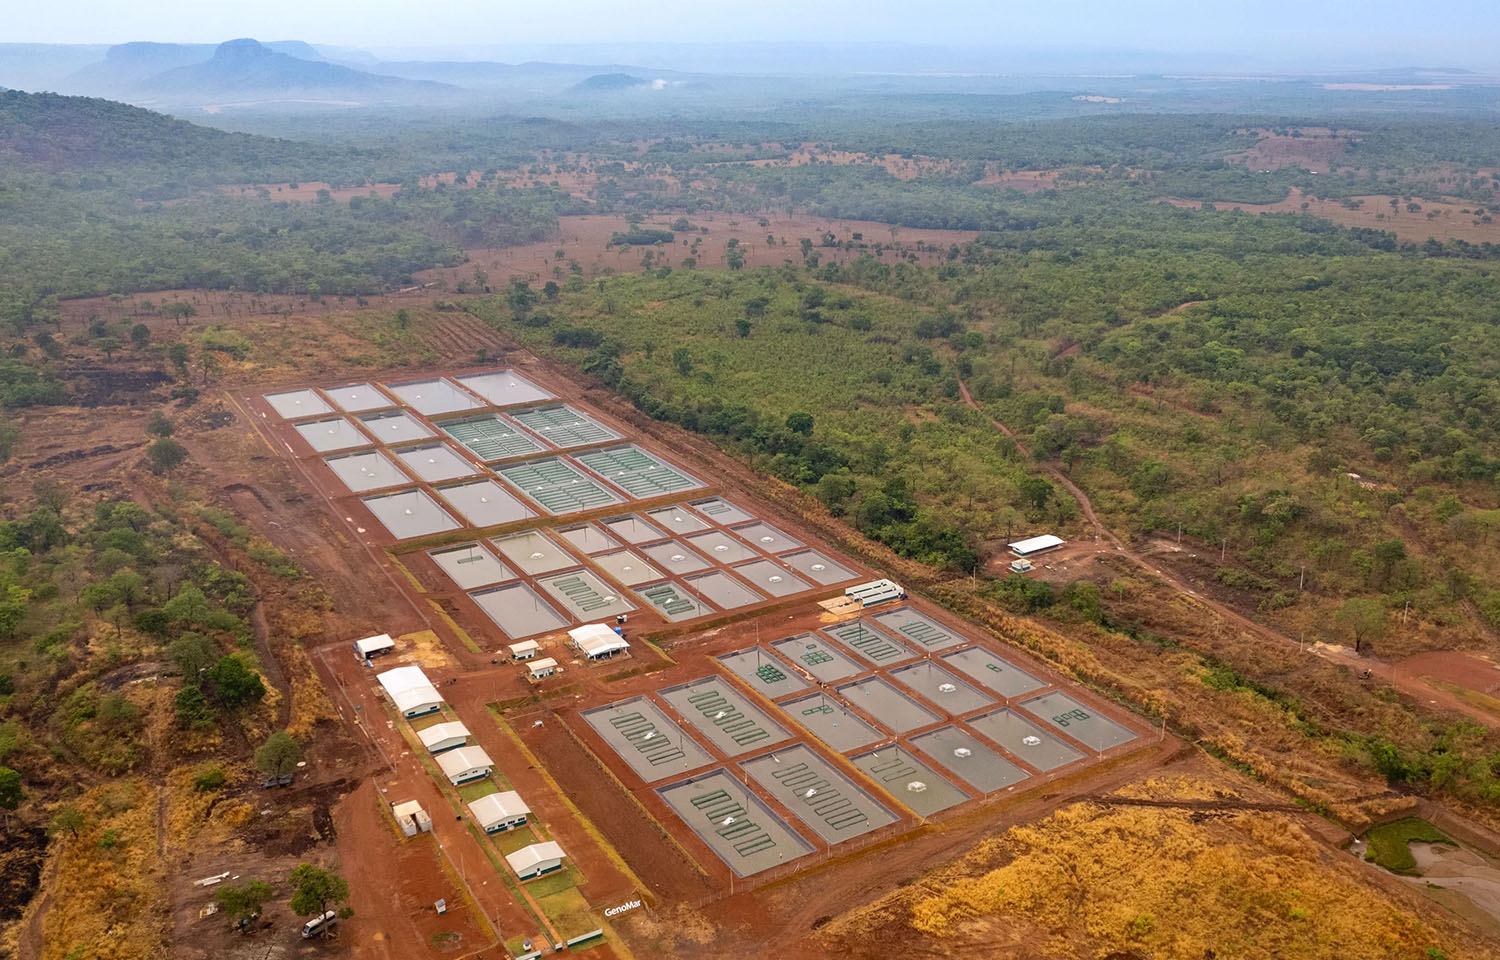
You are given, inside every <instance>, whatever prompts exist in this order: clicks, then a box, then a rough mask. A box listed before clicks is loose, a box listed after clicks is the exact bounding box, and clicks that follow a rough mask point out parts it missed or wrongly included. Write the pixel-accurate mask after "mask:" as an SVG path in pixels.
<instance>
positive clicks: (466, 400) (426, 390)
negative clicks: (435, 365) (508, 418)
mask: <svg viewBox="0 0 1500 960" xmlns="http://www.w3.org/2000/svg"><path fill="white" fill-rule="evenodd" d="M385 388H386V389H387V390H389V391H390V392H391V393H394V394H395V395H396V396H397V397H400V398H401V402H402V403H404V404H406V405H407V406H408V407H411V408H412V409H413V410H415V411H417V412H418V413H420V414H422V415H423V416H428V417H435V416H440V415H442V414H445V413H459V412H461V411H464V410H476V409H478V408H479V407H482V406H484V403H483V402H482V401H480V400H479V398H478V397H475V396H474V395H473V394H471V393H469V392H468V391H467V390H460V389H459V388H458V387H456V386H454V385H453V384H451V383H449V382H448V381H447V380H444V379H443V378H442V377H433V378H432V379H430V380H408V381H406V382H405V383H388V384H386V386H385Z"/></svg>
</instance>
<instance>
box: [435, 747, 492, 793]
mask: <svg viewBox="0 0 1500 960" xmlns="http://www.w3.org/2000/svg"><path fill="white" fill-rule="evenodd" d="M437 765H438V769H440V770H442V771H443V776H445V777H447V778H448V782H449V783H451V784H453V785H454V786H455V787H457V786H460V785H461V784H465V783H468V782H469V781H470V780H483V779H484V778H485V777H487V776H489V775H490V770H491V769H492V768H493V767H494V766H495V762H494V761H493V760H491V759H490V755H489V754H487V753H485V752H484V748H483V747H458V748H456V749H453V750H449V751H448V752H446V753H441V754H439V755H438V758H437Z"/></svg>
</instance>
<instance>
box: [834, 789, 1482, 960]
mask: <svg viewBox="0 0 1500 960" xmlns="http://www.w3.org/2000/svg"><path fill="white" fill-rule="evenodd" d="M1125 792H1128V793H1129V794H1132V795H1146V796H1150V797H1154V798H1157V799H1162V798H1172V799H1176V800H1181V801H1182V802H1184V803H1192V802H1194V801H1198V800H1208V799H1223V798H1225V797H1227V796H1231V795H1232V793H1231V791H1227V790H1224V789H1223V788H1222V786H1221V785H1220V784H1218V783H1209V782H1205V781H1201V780H1196V779H1186V778H1167V779H1163V780H1158V781H1152V782H1146V783H1144V784H1138V785H1136V786H1135V787H1133V788H1131V789H1130V790H1128V791H1122V793H1125ZM821 939H822V940H823V942H824V943H825V944H826V945H827V946H828V947H829V949H830V952H831V953H846V952H859V951H861V950H863V949H864V948H865V947H866V946H867V945H868V944H870V943H871V942H872V941H876V942H881V943H884V944H885V945H886V946H887V947H888V948H890V949H891V952H893V953H900V952H901V950H900V949H897V947H898V945H904V944H906V943H907V942H908V941H913V940H915V941H916V943H917V944H920V946H915V945H914V949H912V950H911V951H910V952H911V953H913V954H920V955H929V954H931V953H939V952H940V953H946V954H949V955H953V956H967V955H984V956H987V957H1004V958H1021V957H1026V958H1038V960H1039V958H1056V960H1064V958H1066V960H1084V958H1096V957H1101V956H1108V955H1111V954H1113V953H1117V952H1118V953H1125V952H1129V953H1128V955H1132V956H1141V957H1151V958H1153V960H1202V958H1204V957H1215V958H1218V960H1231V958H1246V960H1249V958H1263V957H1298V958H1310V960H1343V958H1349V957H1359V958H1362V960H1379V958H1390V960H1398V958H1399V960H1404V958H1422V957H1427V956H1440V955H1445V956H1447V957H1449V958H1452V960H1459V958H1470V957H1473V958H1481V957H1494V956H1496V955H1497V954H1496V953H1495V952H1493V951H1492V950H1491V949H1490V947H1489V946H1488V945H1487V944H1486V943H1484V942H1482V941H1480V940H1479V939H1478V937H1477V936H1476V935H1475V933H1474V932H1473V931H1472V930H1470V929H1468V928H1466V927H1463V926H1461V925H1460V924H1459V923H1458V922H1457V921H1455V920H1453V919H1452V918H1451V917H1448V916H1444V915H1443V914H1441V913H1440V912H1439V911H1437V910H1436V909H1431V910H1429V909H1427V908H1426V906H1425V904H1424V903H1423V902H1422V901H1421V900H1419V899H1417V898H1416V896H1415V895H1413V896H1412V897H1411V898H1405V897H1401V896H1395V895H1392V894H1390V893H1388V892H1386V891H1385V890H1383V889H1381V888H1378V887H1374V886H1372V885H1371V884H1370V883H1368V882H1367V875H1366V874H1364V873H1363V872H1362V868H1361V866H1360V865H1359V864H1358V863H1356V862H1355V861H1354V860H1353V859H1352V858H1348V857H1346V856H1344V855H1342V854H1339V853H1337V852H1334V851H1331V850H1329V849H1328V848H1327V847H1324V846H1323V845H1321V844H1319V843H1317V842H1316V841H1314V840H1313V839H1312V838H1311V837H1309V836H1308V835H1307V834H1306V833H1305V832H1304V831H1303V829H1302V828H1301V827H1300V826H1299V825H1298V824H1297V823H1296V822H1295V820H1294V819H1293V818H1292V817H1290V816H1288V815H1284V814H1276V813H1263V812H1251V811H1240V812H1223V811H1214V812H1195V811H1193V810H1191V809H1185V808H1157V807H1132V806H1118V807H1116V806H1107V805H1104V804H1098V803H1078V804H1073V805H1071V806H1068V807H1065V808H1063V809H1061V810H1059V811H1057V812H1056V813H1054V814H1053V815H1052V816H1050V817H1048V818H1047V819H1045V820H1043V821H1041V822H1039V823H1036V824H1033V825H1027V826H1021V827H1015V828H1012V829H1011V830H1009V831H1007V832H1006V833H1004V834H1002V835H1001V836H999V837H996V838H993V839H990V840H986V841H983V842H982V843H980V844H979V845H978V846H977V847H975V848H974V849H973V850H972V851H971V852H970V853H969V855H968V856H966V857H965V858H964V859H963V860H962V861H960V862H959V863H957V864H955V865H954V866H952V867H949V868H947V869H945V870H942V871H940V872H938V873H936V874H934V875H931V876H929V877H927V878H925V879H923V880H922V881H920V882H918V883H916V884H912V885H910V886H908V887H905V888H903V889H902V890H900V891H897V892H896V893H894V894H891V895H890V896H888V897H886V898H884V899H883V900H880V901H877V902H876V903H874V904H871V905H869V906H867V907H864V908H861V909H859V910H855V911H852V912H850V913H848V914H845V915H844V916H842V917H839V918H837V919H835V920H834V921H833V922H832V923H830V924H828V925H827V926H826V927H825V928H824V932H823V934H822V937H821ZM1430 948H1435V949H1436V950H1439V951H1441V953H1433V954H1429V953H1428V950H1429V949H1430Z"/></svg>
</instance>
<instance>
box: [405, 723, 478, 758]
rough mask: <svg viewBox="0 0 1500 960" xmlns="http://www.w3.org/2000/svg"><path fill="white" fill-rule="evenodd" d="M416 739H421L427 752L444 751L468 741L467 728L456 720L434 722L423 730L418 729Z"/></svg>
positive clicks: (454, 748)
mask: <svg viewBox="0 0 1500 960" xmlns="http://www.w3.org/2000/svg"><path fill="white" fill-rule="evenodd" d="M417 739H419V740H421V741H422V746H424V747H426V748H427V752H428V753H432V754H438V753H445V752H447V751H449V750H456V749H458V748H459V747H461V746H463V745H464V744H466V743H468V742H469V728H468V727H466V726H464V725H463V724H462V723H459V722H458V721H457V720H449V721H447V722H446V723H434V724H433V725H432V726H430V727H428V728H427V729H425V730H418V731H417Z"/></svg>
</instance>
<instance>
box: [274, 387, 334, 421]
mask: <svg viewBox="0 0 1500 960" xmlns="http://www.w3.org/2000/svg"><path fill="white" fill-rule="evenodd" d="M266 402H267V403H269V404H270V405H271V409H272V410H275V411H276V413H277V414H278V415H279V416H280V417H281V418H282V419H283V420H300V419H301V418H303V417H321V416H323V415H324V414H329V413H334V412H336V411H335V410H334V409H333V407H330V406H329V405H328V401H327V400H324V399H323V398H322V397H320V396H318V394H317V393H315V392H314V391H312V390H288V391H286V392H285V393H268V394H266Z"/></svg>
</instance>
